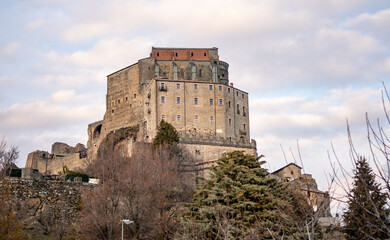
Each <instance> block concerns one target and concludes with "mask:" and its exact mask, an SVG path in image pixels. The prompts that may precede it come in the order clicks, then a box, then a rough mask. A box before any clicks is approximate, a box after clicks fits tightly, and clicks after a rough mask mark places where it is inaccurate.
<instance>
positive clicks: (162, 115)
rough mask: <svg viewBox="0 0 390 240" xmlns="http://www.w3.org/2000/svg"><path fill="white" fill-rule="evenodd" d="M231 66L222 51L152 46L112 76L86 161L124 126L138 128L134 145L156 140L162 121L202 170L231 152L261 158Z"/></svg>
mask: <svg viewBox="0 0 390 240" xmlns="http://www.w3.org/2000/svg"><path fill="white" fill-rule="evenodd" d="M228 68H229V64H228V63H226V62H223V61H220V60H219V56H218V49H217V48H155V47H152V51H151V53H150V56H149V57H147V58H144V59H140V60H139V61H138V62H137V63H135V64H133V65H130V66H128V67H125V68H123V69H121V70H118V71H116V72H114V73H112V74H110V75H108V76H107V95H106V112H105V114H104V118H103V120H101V121H97V122H94V123H91V124H89V125H88V143H87V150H86V152H87V158H88V159H90V160H93V159H95V158H96V157H97V151H98V148H99V146H100V143H101V142H102V140H103V139H104V138H105V137H106V136H107V135H108V134H109V133H110V132H114V131H117V130H118V129H122V128H127V127H133V126H137V127H138V132H137V134H136V136H135V137H134V138H133V139H131V141H130V143H129V144H130V145H131V142H134V141H145V142H152V141H153V138H154V136H155V135H156V134H157V129H158V125H159V123H160V121H161V120H165V121H167V122H169V123H171V124H172V125H173V126H174V127H175V128H176V130H177V131H178V133H179V136H180V141H179V144H180V145H181V146H182V147H183V148H185V149H186V150H188V152H189V153H190V154H191V155H193V157H194V158H195V160H196V162H197V166H198V169H200V170H201V169H207V168H208V167H209V166H211V165H212V164H213V163H214V162H215V161H216V160H217V159H219V158H220V157H222V156H224V155H225V154H226V153H227V152H230V151H234V150H242V151H244V152H246V153H249V154H253V155H256V154H257V152H256V142H255V141H254V140H252V139H251V138H250V125H249V105H248V93H247V92H245V91H242V90H240V89H237V88H235V87H233V84H232V83H229V71H228ZM129 154H131V152H130V153H129ZM41 155H42V156H46V155H47V156H51V155H49V154H46V155H44V154H41ZM41 155H39V156H41ZM72 156H73V155H72ZM72 156H70V157H69V156H67V158H69V159H72V166H68V167H69V168H70V169H72V168H73V165H74V162H77V159H79V160H80V162H81V161H84V160H83V158H81V157H80V156H79V155H76V154H74V157H72ZM67 158H66V159H67ZM73 158H77V159H73ZM30 159H40V157H35V158H33V157H31V158H30ZM35 161H38V160H35ZM66 161H68V160H64V161H62V162H61V164H60V165H64V164H66ZM69 161H70V160H69ZM33 162H34V161H32V160H31V161H29V162H28V164H29V165H34V166H42V167H46V171H43V172H47V170H48V169H49V170H50V171H51V172H57V169H51V168H50V166H48V164H47V163H48V161H43V160H42V161H41V162H42V163H41V164H33ZM26 165H27V163H26ZM53 166H54V164H53ZM80 166H81V165H80ZM80 166H78V167H80ZM40 171H41V170H40Z"/></svg>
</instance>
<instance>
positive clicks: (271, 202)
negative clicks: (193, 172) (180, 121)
mask: <svg viewBox="0 0 390 240" xmlns="http://www.w3.org/2000/svg"><path fill="white" fill-rule="evenodd" d="M258 159H259V158H256V157H254V156H252V155H245V154H244V153H243V152H240V151H235V152H231V153H228V154H227V157H224V158H221V159H220V160H218V165H217V167H215V168H213V169H212V174H211V177H210V179H209V180H207V181H204V182H203V184H202V185H201V186H200V187H199V188H198V190H197V191H196V192H195V194H194V198H193V202H192V203H191V204H189V206H188V212H187V213H186V214H185V215H184V216H183V219H182V220H183V221H182V222H183V225H184V232H185V233H186V234H187V235H186V234H182V235H180V236H179V237H177V238H178V239H244V238H248V237H251V239H252V238H254V239H275V238H276V239H278V238H279V236H284V239H287V238H286V236H293V235H294V236H295V237H296V238H297V239H300V238H299V237H300V236H302V234H301V235H300V236H299V233H298V231H299V230H298V229H297V227H296V222H297V221H298V218H297V217H296V216H292V215H291V213H293V214H295V213H296V211H295V210H293V211H285V210H286V209H289V210H291V204H290V202H289V200H291V197H293V194H291V191H288V188H287V187H286V186H284V185H283V184H282V183H280V182H278V181H277V180H276V179H274V178H271V177H270V176H269V174H268V171H267V170H266V169H264V168H261V165H262V164H263V163H264V162H259V161H258ZM301 199H302V201H301V202H299V205H301V206H304V205H305V204H306V201H305V200H304V199H303V198H301ZM295 200H297V201H298V200H300V199H297V198H295ZM307 212H309V211H307ZM299 219H301V216H300V217H299ZM294 221H295V222H294Z"/></svg>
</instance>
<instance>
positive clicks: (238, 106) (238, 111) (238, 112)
mask: <svg viewBox="0 0 390 240" xmlns="http://www.w3.org/2000/svg"><path fill="white" fill-rule="evenodd" d="M237 114H240V105H238V104H237Z"/></svg>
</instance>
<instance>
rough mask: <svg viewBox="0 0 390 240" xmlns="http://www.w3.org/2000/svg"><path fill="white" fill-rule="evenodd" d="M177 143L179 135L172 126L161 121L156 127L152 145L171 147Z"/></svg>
mask: <svg viewBox="0 0 390 240" xmlns="http://www.w3.org/2000/svg"><path fill="white" fill-rule="evenodd" d="M178 141H179V134H178V133H177V131H176V129H175V127H174V126H172V124H170V123H168V122H165V121H164V120H161V122H160V125H159V126H158V132H157V135H156V136H155V137H154V139H153V145H154V146H158V145H163V144H168V145H172V144H173V143H176V142H178Z"/></svg>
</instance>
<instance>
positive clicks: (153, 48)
mask: <svg viewBox="0 0 390 240" xmlns="http://www.w3.org/2000/svg"><path fill="white" fill-rule="evenodd" d="M155 49H158V50H191V49H193V50H204V49H207V50H217V49H218V48H216V47H212V48H175V47H152V51H153V50H155Z"/></svg>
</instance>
